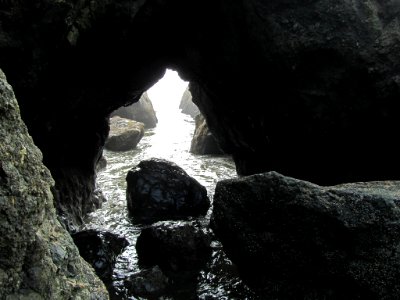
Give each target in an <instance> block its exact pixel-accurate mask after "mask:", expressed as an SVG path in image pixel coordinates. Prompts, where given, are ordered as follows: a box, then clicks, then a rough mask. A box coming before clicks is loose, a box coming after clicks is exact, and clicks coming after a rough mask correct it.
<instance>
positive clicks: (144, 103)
mask: <svg viewBox="0 0 400 300" xmlns="http://www.w3.org/2000/svg"><path fill="white" fill-rule="evenodd" d="M113 116H119V117H121V118H125V119H130V120H135V121H137V122H141V123H143V124H144V126H145V128H153V127H156V125H157V122H158V120H157V116H156V112H155V111H154V108H153V104H152V102H151V99H150V98H149V95H148V94H147V92H145V93H143V95H142V97H140V99H139V101H138V102H135V103H133V104H131V105H129V106H122V107H120V108H118V109H117V110H115V111H114V112H113V113H112V114H111V117H113Z"/></svg>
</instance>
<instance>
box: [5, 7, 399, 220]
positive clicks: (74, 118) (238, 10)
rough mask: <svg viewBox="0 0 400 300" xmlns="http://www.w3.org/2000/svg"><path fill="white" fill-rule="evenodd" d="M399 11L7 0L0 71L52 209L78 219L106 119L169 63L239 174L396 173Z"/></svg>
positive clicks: (86, 203) (354, 176)
mask: <svg viewBox="0 0 400 300" xmlns="http://www.w3.org/2000/svg"><path fill="white" fill-rule="evenodd" d="M399 12H400V4H399V3H398V1H378V0H354V1H351V2H349V1H344V0H339V1H336V2H335V3H333V2H332V1H330V0H318V1H307V2H301V3H300V2H299V1H296V0H288V1H285V2H284V3H282V1H279V0H272V1H262V0H249V1H239V0H234V1H227V0H218V1H214V0H213V1H211V0H205V1H197V0H196V1H184V0H177V1H165V0H161V1H151V0H137V1H130V0H129V1H128V0H124V1H118V2H116V1H111V0H98V1H73V0H61V1H55V0H38V1H34V2H32V1H28V0H20V1H2V2H1V4H0V19H1V25H0V26H1V28H0V32H1V34H0V66H1V67H2V68H3V70H4V71H5V72H6V73H7V74H8V77H9V81H10V82H11V83H12V84H13V86H14V89H15V91H16V94H17V95H18V101H19V103H20V107H21V112H22V117H23V119H24V120H25V122H26V124H27V126H28V128H29V131H30V133H31V135H32V136H33V139H34V140H35V143H36V144H37V145H38V147H39V148H40V149H41V150H42V152H43V155H44V163H45V165H46V166H47V167H48V168H49V169H50V171H51V173H52V175H53V177H54V178H55V182H56V183H55V188H54V195H55V199H56V203H57V205H56V206H57V208H58V211H59V213H60V214H62V215H64V216H66V218H68V219H73V220H74V221H75V222H79V220H81V219H82V216H83V215H84V214H86V213H87V212H89V211H90V210H91V209H93V208H95V207H97V206H98V201H97V200H96V199H95V197H93V196H94V195H93V190H94V188H95V185H94V181H95V165H96V163H97V161H98V158H99V157H100V155H101V150H102V148H103V145H104V142H105V139H106V137H107V133H108V125H107V117H108V116H109V115H110V113H111V112H112V111H114V110H115V109H117V108H119V107H121V106H123V105H129V104H131V103H133V102H136V101H138V100H139V98H140V96H141V95H142V93H143V92H144V91H146V90H147V89H148V88H149V87H151V86H152V85H153V84H154V83H155V82H156V81H157V80H158V79H159V78H161V76H162V74H163V72H164V70H165V68H166V67H170V68H174V69H176V70H177V71H179V73H180V75H181V77H182V78H183V79H184V80H185V81H189V82H191V84H190V91H191V93H192V95H193V101H194V102H195V103H196V105H197V106H198V107H199V108H200V110H201V112H202V113H203V115H204V116H205V117H206V119H207V123H208V126H209V128H210V131H211V132H212V133H213V134H214V135H215V136H216V138H217V139H218V141H219V143H220V146H221V147H222V148H223V150H224V152H226V153H232V154H233V157H234V159H235V162H236V165H237V170H238V172H239V173H240V174H254V173H258V172H264V171H269V170H276V171H278V172H281V173H283V174H287V175H289V176H292V177H296V178H301V179H306V180H309V181H312V182H317V183H320V184H332V183H341V182H348V181H365V180H382V179H390V178H398V177H399V173H400V171H399V170H400V161H399V160H398V159H397V158H398V153H400V145H399V144H398V143H397V140H396V139H395V138H394V137H395V136H397V133H398V128H400V118H399V117H398V112H399V111H400V102H399V101H398V99H399V98H400V80H399V72H400V71H399V70H400V64H399V62H400V43H399V42H398V41H399V38H400V29H399V26H400V25H399V24H400V22H399V15H400V14H399ZM183 24H184V25H183ZM172 33H173V34H172ZM161 49H162V50H161Z"/></svg>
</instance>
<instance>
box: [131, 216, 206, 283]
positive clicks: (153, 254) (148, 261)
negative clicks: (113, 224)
mask: <svg viewBox="0 0 400 300" xmlns="http://www.w3.org/2000/svg"><path fill="white" fill-rule="evenodd" d="M210 244H211V237H210V233H209V232H207V230H206V229H204V228H202V227H201V226H200V224H199V223H197V222H193V221H192V222H188V221H179V222H177V221H163V222H158V223H156V224H154V225H152V226H151V227H148V228H145V229H143V230H142V232H141V233H140V235H139V237H138V239H137V242H136V251H137V254H138V257H139V264H141V265H143V266H155V265H158V266H160V268H161V269H162V270H163V271H164V272H166V274H167V275H168V276H171V277H174V278H176V277H185V276H186V277H191V276H193V275H196V274H197V273H198V271H199V269H200V268H202V267H204V265H205V264H206V262H207V260H208V259H209V257H210V255H211V246H210Z"/></svg>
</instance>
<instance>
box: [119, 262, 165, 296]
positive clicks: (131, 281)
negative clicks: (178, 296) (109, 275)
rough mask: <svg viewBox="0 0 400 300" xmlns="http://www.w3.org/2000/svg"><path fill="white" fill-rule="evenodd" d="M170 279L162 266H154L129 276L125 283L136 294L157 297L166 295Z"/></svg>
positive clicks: (130, 291)
mask: <svg viewBox="0 0 400 300" xmlns="http://www.w3.org/2000/svg"><path fill="white" fill-rule="evenodd" d="M169 281H170V280H169V279H168V277H166V276H165V275H164V273H163V272H162V271H161V269H160V267H159V266H154V267H152V268H148V269H143V270H141V271H139V272H137V273H135V274H133V275H131V276H129V278H127V279H126V280H125V282H124V284H125V286H126V287H127V289H128V290H129V293H131V294H133V295H134V296H139V297H145V298H148V299H153V298H154V299H156V298H157V297H160V296H162V295H165V293H166V290H167V288H168V285H169Z"/></svg>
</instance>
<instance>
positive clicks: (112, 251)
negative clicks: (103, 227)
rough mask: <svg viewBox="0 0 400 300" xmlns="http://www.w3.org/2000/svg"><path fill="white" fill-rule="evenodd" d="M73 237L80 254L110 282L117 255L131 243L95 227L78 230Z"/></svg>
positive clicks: (105, 280)
mask: <svg viewBox="0 0 400 300" xmlns="http://www.w3.org/2000/svg"><path fill="white" fill-rule="evenodd" d="M72 238H73V240H74V243H75V245H76V246H77V247H78V249H79V254H80V255H81V256H82V257H83V258H84V259H85V260H86V261H87V262H88V263H89V264H90V265H91V266H92V267H93V269H94V270H95V271H96V274H97V275H98V276H99V277H100V278H101V279H102V280H103V282H104V283H109V282H110V281H111V276H112V273H113V269H114V266H115V262H116V259H117V256H118V255H119V254H121V252H122V251H123V250H124V249H125V247H127V246H128V245H129V243H128V241H127V240H126V239H125V238H124V237H121V236H118V235H116V234H113V233H111V232H107V231H98V230H93V229H90V230H83V231H79V232H76V233H74V234H72Z"/></svg>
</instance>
